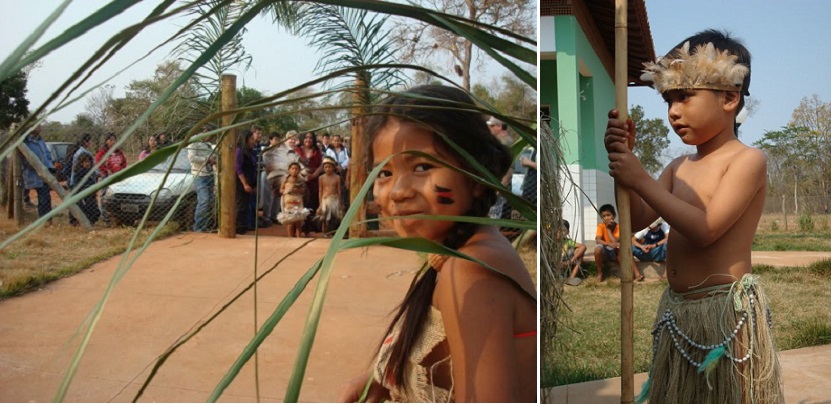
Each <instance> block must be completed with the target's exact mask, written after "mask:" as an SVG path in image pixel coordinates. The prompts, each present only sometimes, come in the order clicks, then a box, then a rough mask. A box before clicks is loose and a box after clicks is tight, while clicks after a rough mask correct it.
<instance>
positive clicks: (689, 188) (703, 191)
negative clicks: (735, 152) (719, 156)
mask: <svg viewBox="0 0 831 404" xmlns="http://www.w3.org/2000/svg"><path fill="white" fill-rule="evenodd" d="M727 169H728V164H726V163H724V164H722V162H721V161H718V160H715V161H707V160H701V161H686V162H684V163H682V164H680V165H679V166H678V168H677V169H676V171H675V175H674V176H673V179H672V194H673V195H675V196H677V197H678V198H680V199H682V200H684V201H686V202H689V203H691V204H693V205H695V206H699V207H703V206H704V205H706V204H707V202H709V201H710V199H712V197H713V195H715V193H716V190H717V189H718V187H719V185H720V184H721V179H722V178H723V177H724V173H725V172H727Z"/></svg>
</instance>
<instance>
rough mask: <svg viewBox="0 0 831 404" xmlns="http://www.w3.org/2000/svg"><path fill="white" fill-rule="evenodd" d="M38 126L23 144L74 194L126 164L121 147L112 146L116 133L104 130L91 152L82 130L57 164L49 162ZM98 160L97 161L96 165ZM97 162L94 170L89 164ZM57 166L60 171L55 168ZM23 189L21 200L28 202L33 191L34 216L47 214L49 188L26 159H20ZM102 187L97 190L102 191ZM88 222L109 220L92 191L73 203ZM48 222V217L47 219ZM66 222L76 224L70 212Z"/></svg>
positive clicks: (87, 136)
mask: <svg viewBox="0 0 831 404" xmlns="http://www.w3.org/2000/svg"><path fill="white" fill-rule="evenodd" d="M41 131H42V127H41V126H37V127H36V128H35V129H33V130H32V131H31V132H30V133H29V135H28V136H27V137H26V139H25V140H24V142H23V143H24V144H25V145H26V146H27V147H28V148H29V150H31V151H32V153H33V154H34V155H35V157H36V158H37V159H38V160H39V161H40V163H41V164H42V165H43V166H44V167H46V169H48V170H49V171H50V172H51V173H52V174H55V175H58V177H59V178H63V179H65V181H66V183H65V186H66V187H67V188H68V189H70V190H72V191H73V192H75V193H77V192H80V191H83V190H85V189H87V188H89V187H91V186H93V185H94V184H95V183H96V182H97V181H101V180H103V179H104V178H107V177H108V176H110V175H112V174H115V173H117V172H119V171H121V170H123V169H124V168H126V167H127V157H126V156H125V155H124V152H123V151H122V150H121V148H118V147H115V143H116V140H117V138H116V136H115V134H114V133H108V134H107V135H106V136H105V137H104V142H103V144H102V145H101V147H100V148H98V149H97V151H96V152H95V154H93V150H96V148H95V142H94V140H93V137H92V135H90V134H88V133H85V134H83V135H81V137H80V139H79V140H78V141H77V142H76V143H73V144H72V145H70V146H69V147H68V148H67V152H66V155H65V156H64V158H63V161H61V162H60V163H61V164H59V165H56V164H55V163H56V162H53V161H52V154H51V152H50V151H49V148H48V147H47V145H46V142H45V141H44V140H43V137H42V136H41ZM99 163H100V164H99ZM95 165H98V168H97V169H94V168H93V167H94V166H95ZM56 166H58V167H61V171H62V172H61V173H58V168H57V167H56ZM23 188H24V190H25V192H24V193H23V195H24V202H25V203H26V204H27V205H32V203H31V200H30V199H29V193H30V191H31V190H35V191H36V194H37V210H38V217H43V216H45V215H47V214H48V213H49V212H50V211H51V210H52V197H51V190H50V188H49V185H48V184H47V183H46V181H44V180H43V178H41V176H40V175H38V173H37V170H35V168H34V167H33V166H32V165H31V164H30V163H29V162H28V161H27V160H25V159H24V160H23ZM105 191H106V189H104V190H102V191H101V192H102V193H103V192H105ZM77 206H78V208H79V209H80V210H81V211H82V212H83V213H84V215H85V216H86V217H87V219H88V220H89V221H90V223H95V222H97V221H98V220H99V218H103V219H104V220H105V221H107V222H109V217H108V216H107V212H106V209H104V206H103V205H102V204H101V201H100V198H96V195H95V194H91V195H88V196H87V197H85V198H84V199H82V200H81V201H80V202H78V204H77ZM50 222H51V219H50ZM69 223H70V224H72V225H77V224H78V220H77V218H75V217H74V216H73V215H72V214H70V215H69Z"/></svg>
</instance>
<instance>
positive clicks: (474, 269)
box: [440, 226, 536, 297]
mask: <svg viewBox="0 0 831 404" xmlns="http://www.w3.org/2000/svg"><path fill="white" fill-rule="evenodd" d="M459 252H460V253H462V254H465V255H468V256H470V257H471V258H474V259H476V260H478V261H480V262H482V263H484V264H487V266H485V265H482V264H480V263H479V262H474V261H470V260H467V259H464V258H455V257H450V258H448V259H447V261H446V262H445V263H444V264H443V265H442V269H441V272H442V277H445V278H450V279H453V280H455V281H454V282H448V283H449V284H451V285H449V286H451V287H453V288H466V287H469V286H471V285H475V284H483V283H488V284H493V286H494V287H503V288H512V289H516V288H517V287H518V288H519V289H521V290H522V291H524V292H525V293H526V294H528V295H530V296H532V297H535V296H536V289H535V287H534V282H533V280H532V279H531V276H530V274H529V272H528V269H527V268H526V267H525V264H524V263H523V262H522V259H521V258H520V257H519V254H518V253H517V252H516V250H515V249H514V247H513V246H512V245H511V243H510V242H509V241H508V240H507V239H506V238H505V236H503V235H502V234H501V233H500V232H499V230H498V229H497V228H495V227H493V226H482V228H480V229H479V230H478V231H477V232H476V233H475V234H474V235H473V236H472V237H471V238H470V240H468V242H467V243H465V245H464V246H462V247H461V248H459ZM488 266H489V267H491V268H489V267H488ZM492 268H493V269H492ZM494 269H496V270H497V271H498V272H496V271H494ZM440 283H441V282H440ZM456 292H460V290H456Z"/></svg>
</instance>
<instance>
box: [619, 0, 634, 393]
mask: <svg viewBox="0 0 831 404" xmlns="http://www.w3.org/2000/svg"><path fill="white" fill-rule="evenodd" d="M627 30H628V21H627V1H626V0H615V108H617V110H618V118H619V119H621V120H624V121H625V120H626V118H627V117H628V105H627V103H628V100H627V97H626V90H627V87H628V85H629V74H628V70H629V68H628V40H629V38H628V37H629V36H628V32H627ZM615 194H616V197H617V208H618V214H619V216H618V219H619V225H620V297H621V298H620V374H621V383H620V402H621V403H632V402H634V400H635V375H634V363H633V358H634V352H633V350H634V348H633V346H634V345H633V336H634V331H633V324H634V321H633V302H632V300H633V299H632V298H633V290H632V281H633V280H634V276H633V274H632V263H633V261H632V220H631V216H630V211H629V210H630V209H629V208H630V206H629V193H628V190H627V189H625V188H623V187H622V186H620V185H618V184H617V183H616V184H615Z"/></svg>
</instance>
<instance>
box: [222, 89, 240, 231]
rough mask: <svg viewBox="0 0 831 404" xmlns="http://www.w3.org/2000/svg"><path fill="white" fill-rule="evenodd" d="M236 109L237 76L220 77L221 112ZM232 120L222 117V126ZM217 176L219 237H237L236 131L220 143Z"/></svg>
mask: <svg viewBox="0 0 831 404" xmlns="http://www.w3.org/2000/svg"><path fill="white" fill-rule="evenodd" d="M236 108H237V76H235V75H233V74H223V75H222V111H230V110H232V109H236ZM233 120H234V116H232V115H223V116H222V126H229V125H231V122H232V121H233ZM219 153H220V160H219V165H218V169H219V170H218V172H219V173H218V175H219V189H220V195H219V198H217V199H218V200H219V236H220V237H222V238H236V237H237V201H236V200H237V184H236V169H235V165H236V160H237V130H236V129H229V130H228V131H227V133H225V136H224V137H223V138H222V142H220V149H219Z"/></svg>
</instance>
